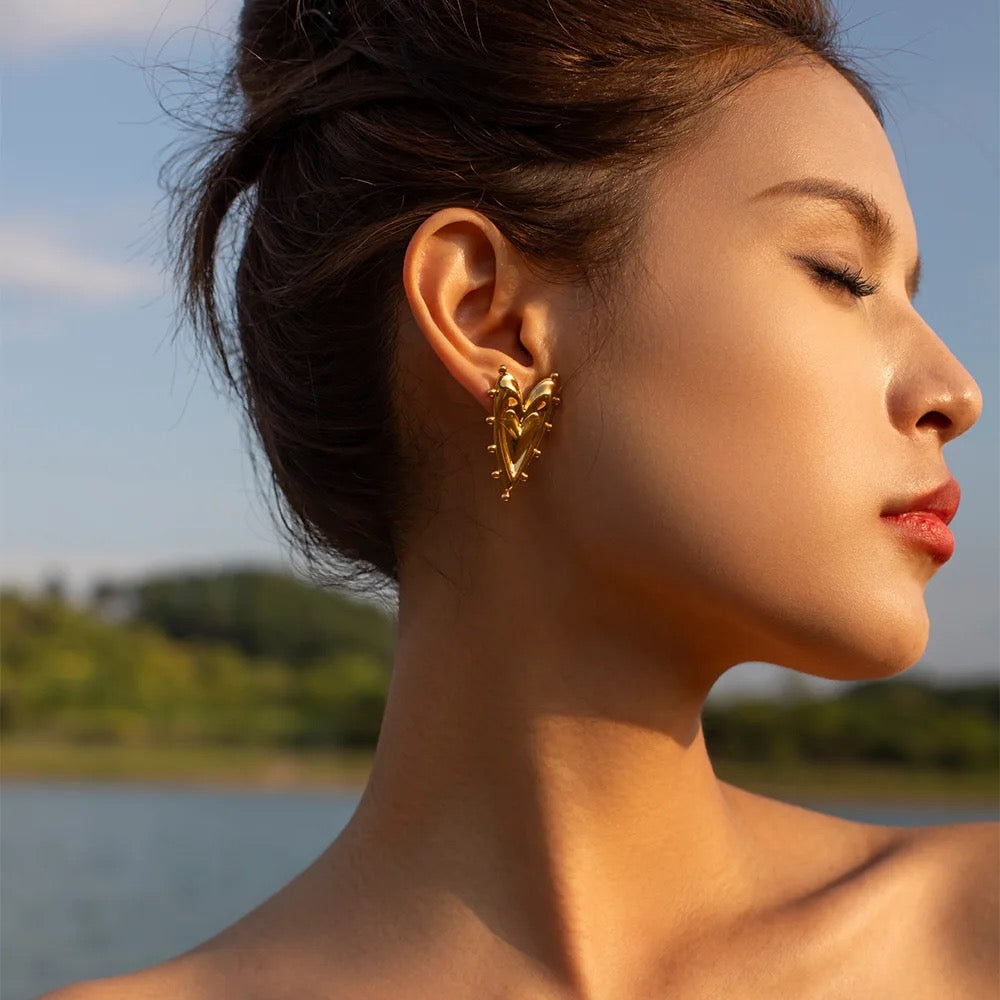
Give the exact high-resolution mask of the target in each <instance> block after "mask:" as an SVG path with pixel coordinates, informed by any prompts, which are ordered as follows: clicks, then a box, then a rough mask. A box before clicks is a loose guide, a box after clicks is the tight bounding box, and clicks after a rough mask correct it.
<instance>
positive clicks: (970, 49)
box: [0, 0, 1000, 683]
mask: <svg viewBox="0 0 1000 1000" xmlns="http://www.w3.org/2000/svg"><path fill="white" fill-rule="evenodd" d="M839 7H840V10H841V12H842V21H843V24H844V26H845V28H847V29H848V38H849V40H850V43H851V47H852V50H853V51H854V52H855V53H856V54H857V55H858V56H859V57H860V59H861V64H862V67H863V69H864V70H865V71H866V72H868V74H869V75H870V76H871V77H872V78H873V79H874V81H875V83H876V85H877V86H878V88H879V90H880V93H881V96H882V98H883V101H884V102H885V103H886V104H887V106H888V110H889V122H888V131H889V136H890V139H891V141H892V143H893V147H894V149H895V150H896V156H897V159H898V161H899V164H900V169H901V172H902V175H903V180H904V183H905V185H906V188H907V193H908V195H909V199H910V204H911V205H912V207H913V211H914V216H915V218H916V224H917V232H918V238H919V242H920V249H921V254H922V256H923V258H924V270H925V273H924V278H923V287H922V289H921V292H920V296H919V298H918V300H917V302H918V305H919V307H920V309H921V311H922V313H923V315H924V317H925V318H926V319H927V321H928V322H929V323H930V324H931V325H932V326H933V327H934V328H935V329H936V330H937V332H938V333H939V334H940V335H941V336H942V338H943V339H944V340H945V341H946V342H947V343H948V344H949V346H950V347H951V348H952V350H953V351H954V352H955V354H956V355H957V356H958V357H959V359H960V360H961V361H962V363H963V364H964V365H965V366H966V367H967V368H968V369H969V371H970V372H971V373H972V375H973V376H974V377H975V378H976V380H977V381H978V382H979V385H980V387H981V388H982V391H983V395H984V398H985V406H984V410H983V416H982V418H981V419H980V421H979V423H978V424H977V425H976V427H975V428H974V429H973V430H972V431H970V432H969V433H968V434H966V435H965V436H964V437H962V438H960V439H959V440H957V441H955V442H954V443H952V444H949V445H948V447H947V448H946V449H945V457H946V460H947V463H948V466H949V468H950V469H951V471H952V472H953V473H954V475H955V476H956V477H957V478H958V479H959V481H960V482H961V484H962V488H963V499H962V507H961V510H960V512H959V514H958V517H957V518H956V520H955V522H954V525H953V528H954V532H955V536H956V543H957V544H956V552H955V555H954V557H953V558H952V560H951V561H950V562H949V563H948V564H947V565H946V566H945V567H944V568H943V569H942V570H941V571H939V572H938V574H937V576H936V577H935V578H934V579H933V580H932V581H931V582H930V584H929V585H928V589H927V603H928V608H929V611H930V615H931V640H930V644H929V646H928V649H927V653H926V655H925V657H924V659H923V661H922V664H921V669H924V668H927V669H929V670H931V671H933V670H935V669H936V668H940V671H941V672H942V673H945V674H948V675H950V676H957V675H960V674H962V673H968V672H969V671H971V670H974V669H976V668H982V667H984V666H987V665H995V664H996V663H997V659H998V649H1000V637H998V625H997V604H998V599H1000V565H998V563H1000V557H998V551H1000V542H998V521H1000V515H998V510H1000V470H998V466H1000V457H998V437H1000V435H998V421H997V404H998V388H1000V387H998V369H1000V364H998V347H997V343H998V337H997V331H998V323H1000V306H998V272H1000V260H998V256H1000V254H998V195H997V189H998V176H1000V149H998V147H1000V142H998V107H997V94H998V89H1000V88H998V66H997V51H996V39H997V31H998V25H997V8H996V4H995V2H994V0H962V2H961V3H959V4H950V5H947V6H946V5H943V4H941V3H939V2H937V0H896V2H894V3H889V2H880V0H853V2H850V0H844V2H842V3H840V4H839ZM237 9H238V4H236V3H235V2H233V0H216V2H214V3H207V2H206V0H154V2H148V3H147V2H144V0H134V2H128V0H95V2H93V3H88V4H80V5H73V4H70V3H59V4H37V3H34V2H33V0H8V2H7V3H6V4H5V13H4V22H5V24H4V29H5V30H4V31H3V32H2V41H0V50H2V55H3V59H4V69H3V78H2V86H3V120H2V146H0V151H2V161H0V191H2V201H0V283H2V289H3V298H2V345H0V378H2V393H0V398H2V413H0V435H2V436H0V462H2V465H0V476H2V480H0V481H2V487H0V553H2V559H0V575H2V578H3V579H4V580H5V581H16V582H19V583H22V584H24V585H27V586H34V585H36V584H37V583H38V582H39V581H40V580H41V579H43V578H45V577H46V576H48V575H50V574H54V573H58V574H60V575H62V576H63V577H64V578H65V579H67V580H68V581H69V582H70V584H71V585H72V586H73V587H74V588H76V589H80V588H83V587H85V586H87V585H88V584H89V583H90V581H91V580H92V579H93V578H94V577H95V576H97V575H99V574H107V575H132V574H136V573H141V572H142V571H144V570H147V569H152V568H160V567H164V566H171V565H191V564H204V563H217V562H223V561H228V560H236V559H239V560H243V559H247V558H261V559H265V560H273V561H277V562H279V563H280V562H282V561H284V555H283V552H282V549H281V548H280V545H279V542H278V540H277V535H276V532H275V531H274V529H273V526H272V523H271V519H270V515H269V514H268V512H267V507H266V503H265V501H264V499H263V498H262V497H261V496H260V494H259V491H258V488H257V485H256V484H255V481H254V478H253V474H252V470H251V466H250V462H249V459H248V458H247V457H246V442H245V439H244V433H243V431H242V429H241V426H240V423H239V421H238V419H237V412H236V409H235V408H234V407H233V406H232V404H231V403H230V402H229V401H228V400H226V399H225V398H223V397H220V396H219V395H218V394H217V392H216V390H215V388H213V385H212V382H211V380H210V378H209V376H208V374H207V372H206V371H205V369H204V366H203V365H202V364H201V362H199V361H198V360H197V358H196V355H195V353H194V350H193V348H192V346H191V342H190V341H189V340H187V339H184V338H181V339H178V340H174V339H172V338H171V331H172V322H173V300H172V298H171V292H170V289H169V286H168V284H167V279H166V277H165V275H164V273H163V269H162V266H161V263H160V260H159V258H158V256H157V254H158V247H159V245H160V242H161V236H160V229H159V227H160V224H161V217H162V203H161V192H160V190H159V188H158V186H157V169H158V166H159V163H160V162H161V161H162V159H163V155H164V150H165V149H166V147H167V145H168V143H170V142H171V141H172V140H173V139H175V138H176V137H177V134H178V133H177V130H176V128H175V126H174V125H173V124H172V123H171V122H170V121H169V120H168V119H167V118H166V117H165V116H164V115H163V113H162V111H161V110H160V108H159V106H158V105H157V102H156V100H155V93H156V91H157V89H158V88H159V89H161V91H163V92H168V91H170V90H171V88H173V89H174V90H176V85H177V78H176V77H175V76H173V75H172V74H171V73H170V72H169V71H168V70H166V69H163V68H161V69H156V68H155V66H156V64H157V63H162V62H165V61H170V60H172V61H175V62H178V61H179V62H182V63H183V62H186V61H187V60H189V59H190V58H191V57H192V56H193V57H194V59H195V60H196V61H200V60H202V59H206V58H209V57H210V55H211V53H212V51H213V50H214V51H220V50H222V49H224V45H225V38H226V36H227V35H228V34H229V33H230V32H231V24H232V19H233V17H234V16H235V13H236V11H237ZM199 25H200V26H201V27H200V28H199V27H198V26H199ZM772 669H774V668H765V672H766V671H767V670H772ZM725 680H726V679H724V683H725Z"/></svg>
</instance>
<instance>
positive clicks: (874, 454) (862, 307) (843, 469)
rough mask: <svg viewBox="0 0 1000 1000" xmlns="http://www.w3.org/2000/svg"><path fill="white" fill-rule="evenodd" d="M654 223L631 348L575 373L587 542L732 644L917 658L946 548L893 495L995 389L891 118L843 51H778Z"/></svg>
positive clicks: (665, 176)
mask: <svg viewBox="0 0 1000 1000" xmlns="http://www.w3.org/2000/svg"><path fill="white" fill-rule="evenodd" d="M807 179H809V180H810V182H811V183H814V184H815V183H816V182H815V180H814V179H818V180H819V181H822V182H823V184H825V185H827V186H829V187H830V188H831V189H832V188H833V186H834V185H836V186H840V187H842V188H845V189H846V188H847V187H848V186H850V187H851V188H855V189H857V190H858V191H859V192H862V193H863V194H864V195H865V196H867V197H868V198H870V200H871V202H872V203H874V204H877V206H879V208H880V209H881V211H882V213H884V214H885V215H886V216H887V217H889V218H890V220H891V227H892V232H893V234H894V235H893V236H892V238H891V240H888V241H883V243H882V244H881V245H879V244H877V243H876V242H873V240H872V236H871V235H866V233H865V231H864V229H863V227H862V225H861V224H860V223H859V221H858V219H857V217H856V215H857V213H856V212H852V211H851V210H850V202H849V201H845V200H837V199H835V198H833V197H824V196H821V195H819V194H807V193H796V192H794V191H791V190H790V188H789V187H788V186H789V185H791V184H792V183H793V182H794V183H795V184H804V183H805V182H806V180H807ZM782 185H784V186H786V188H787V190H786V191H785V192H784V193H783V192H781V191H779V190H778V188H779V186H782ZM768 192H771V193H768ZM644 225H645V231H644V233H643V235H642V242H641V245H640V247H639V249H638V259H637V260H636V259H632V260H631V262H630V263H627V264H626V266H625V268H624V270H623V275H624V278H623V281H624V285H621V286H619V287H620V292H621V296H620V298H621V303H620V305H619V306H618V307H617V308H618V318H617V321H616V326H615V329H613V330H612V331H611V340H612V349H610V350H606V351H604V352H602V353H601V354H600V355H599V356H598V357H597V358H596V359H595V361H594V365H593V368H592V369H591V372H590V376H589V377H588V378H587V379H585V380H582V381H580V382H579V383H578V385H577V388H576V391H575V393H571V391H570V389H569V386H567V387H566V389H565V391H564V392H563V397H564V398H563V404H564V405H563V407H562V408H561V409H560V412H559V413H558V414H557V418H558V420H559V426H558V428H557V429H556V430H555V432H554V433H553V446H552V447H553V450H552V455H553V458H552V459H551V461H552V463H553V471H551V472H550V470H548V469H544V468H543V467H542V466H541V465H539V466H538V476H537V477H535V478H538V479H544V478H545V477H546V476H553V477H555V478H554V479H553V480H552V488H553V490H554V491H557V492H554V493H553V494H552V497H551V500H552V503H553V504H556V503H558V505H559V510H560V519H561V522H562V523H565V524H566V525H567V527H568V529H569V534H570V535H571V536H573V537H572V540H571V545H572V546H573V547H574V549H575V551H576V552H577V553H579V552H586V553H589V557H590V558H591V559H592V560H593V561H594V563H595V564H596V565H595V566H594V567H592V568H596V569H597V571H598V572H599V573H600V574H601V578H602V579H604V580H606V581H607V585H608V586H619V587H623V588H627V589H628V590H629V592H632V593H634V594H635V595H636V599H637V600H641V601H643V602H646V601H651V602H654V603H653V605H651V606H656V607H660V608H662V609H663V616H664V619H665V620H669V626H670V628H671V631H672V632H674V633H676V634H678V635H679V641H680V642H681V643H682V644H684V645H689V646H690V648H691V649H692V651H694V650H699V651H700V652H701V653H703V654H706V655H709V656H710V657H711V659H712V660H713V662H719V661H724V662H727V663H729V664H730V665H732V663H736V662H742V661H746V660H762V661H769V662H776V663H780V664H783V665H785V666H789V667H793V668H795V669H799V670H802V671H805V672H808V673H811V674H816V675H818V676H823V677H831V678H840V679H856V678H862V677H878V676H886V675H890V674H893V673H895V672H898V671H900V670H903V669H905V668H906V667H908V666H910V665H912V664H913V663H914V662H916V661H917V660H918V659H919V658H920V656H921V655H922V653H923V650H924V648H925V646H926V642H927V637H928V619H927V612H926V608H925V605H924V587H925V585H926V584H927V582H928V580H929V579H930V578H931V576H932V575H933V574H934V573H935V572H937V571H938V569H939V568H940V567H941V563H940V561H936V560H935V559H934V558H933V557H932V556H931V555H930V554H929V553H928V552H927V551H926V550H924V549H922V548H920V547H918V546H916V545H913V544H912V543H910V542H908V541H906V540H905V536H901V535H900V533H899V532H898V531H897V530H895V529H893V528H892V527H891V525H890V524H888V523H887V522H886V521H884V520H883V519H882V518H881V517H880V514H881V512H882V511H883V510H885V509H886V508H887V506H889V505H890V504H891V503H893V502H898V501H900V500H901V499H904V498H908V497H910V496H916V495H918V494H921V493H924V492H926V491H928V490H930V489H932V488H934V487H936V486H938V485H939V484H941V483H942V482H943V481H944V480H946V479H947V478H948V476H949V472H948V469H947V466H946V463H945V458H944V456H943V454H942V446H943V445H944V443H945V442H946V441H950V440H951V439H952V438H954V437H956V436H957V435H959V434H961V433H963V432H964V431H966V430H967V429H968V428H969V427H970V426H971V425H972V424H973V423H974V422H975V421H976V419H977V418H978V416H979V413H980V410H981V406H982V400H981V395H980V392H979V388H978V386H977V385H976V383H975V381H974V380H973V379H972V377H971V376H970V375H969V373H968V372H967V371H966V370H965V369H964V368H963V367H962V365H961V364H960V363H959V362H958V360H957V359H956V358H955V357H954V356H953V355H952V353H951V352H950V351H949V349H948V348H947V347H946V346H945V344H944V343H943V342H942V341H941V340H940V339H939V337H938V336H937V334H936V333H935V332H934V331H933V330H932V329H931V328H930V327H929V326H928V325H927V324H926V323H925V322H924V321H923V319H922V318H921V317H920V314H919V312H918V311H917V309H916V308H915V306H914V305H913V304H912V302H911V296H910V293H911V292H912V290H913V289H912V281H913V277H914V275H913V271H914V266H915V261H916V259H917V235H916V232H915V229H914V222H913V218H912V215H911V212H910V207H909V205H908V203H907V199H906V194H905V192H904V190H903V184H902V181H901V179H900V176H899V172H898V170H897V167H896V163H895V159H894V157H893V153H892V151H891V148H890V146H889V143H888V140H887V138H886V136H885V133H884V131H883V129H882V127H881V126H880V125H879V123H878V121H877V120H876V118H875V116H874V115H873V114H872V112H871V110H870V109H869V108H868V106H867V104H866V103H865V101H864V100H863V98H862V97H861V96H860V95H859V94H858V93H857V92H856V91H855V90H854V88H853V87H852V86H851V85H850V84H849V83H848V82H847V81H846V80H844V79H843V78H842V77H841V76H840V75H839V74H838V73H837V72H836V71H834V70H833V69H831V68H830V67H829V66H827V65H825V64H819V63H816V62H815V61H810V62H808V63H803V62H799V63H795V64H786V65H784V66H782V67H781V68H779V69H776V70H774V71H771V72H765V73H762V74H760V75H758V76H757V77H755V78H754V79H753V80H752V81H751V82H750V83H749V84H748V85H747V86H745V87H744V88H743V89H742V90H741V91H740V92H738V94H736V95H734V97H733V98H732V102H731V104H730V106H729V108H728V111H727V112H726V114H725V115H724V117H723V118H722V120H721V121H720V123H719V125H718V126H717V128H716V129H715V130H714V132H713V134H712V136H711V137H710V138H709V139H708V141H707V142H706V143H705V144H704V145H702V146H700V147H699V148H698V150H697V152H696V153H694V154H693V155H692V156H691V157H689V158H688V159H687V160H686V161H685V162H672V163H670V164H668V165H667V166H665V167H663V168H662V170H661V172H660V173H658V175H657V176H656V178H655V179H654V183H653V185H652V188H651V189H650V193H649V202H648V206H647V208H646V215H645V220H644ZM822 267H826V268H828V269H830V270H832V271H834V272H836V271H848V272H853V273H857V272H859V271H860V280H861V281H866V282H868V283H870V285H869V286H865V285H862V286H861V287H860V288H855V291H863V290H867V288H870V287H871V286H874V285H876V284H877V286H878V287H877V290H875V291H874V292H873V293H872V294H869V295H866V296H858V295H856V294H852V291H851V290H850V289H849V288H848V287H847V286H846V285H845V284H844V281H846V282H848V283H849V282H850V281H851V279H850V278H849V277H848V278H845V279H843V281H838V280H837V279H834V278H830V277H827V278H825V279H824V278H821V277H820V276H819V275H817V273H816V268H822ZM575 349H576V348H569V350H568V352H567V350H566V349H564V347H563V343H560V344H559V350H560V351H561V352H563V354H562V357H561V358H560V363H559V366H558V367H559V368H560V369H561V370H567V369H572V368H573V367H574V364H575V363H576V362H577V361H580V362H583V361H584V360H585V357H586V355H585V354H584V353H582V352H583V345H582V344H581V346H580V347H579V350H580V351H581V354H580V356H579V357H575V356H569V357H568V356H567V353H569V354H572V351H573V350H575ZM557 356H558V355H557ZM557 436H559V437H560V438H561V443H560V444H559V450H558V456H559V457H558V463H559V466H560V472H559V473H558V474H556V473H555V472H554V463H555V462H556V461H557V459H556V455H557V452H556V450H555V440H556V437H557ZM570 456H571V458H570ZM567 462H571V463H572V464H571V465H569V466H568V467H567V465H566V463H567ZM556 480H558V482H556ZM536 488H537V487H536ZM546 492H547V490H546ZM959 517H961V515H960V514H959ZM958 552H959V554H960V552H961V547H960V546H959V549H958ZM686 633H689V634H686Z"/></svg>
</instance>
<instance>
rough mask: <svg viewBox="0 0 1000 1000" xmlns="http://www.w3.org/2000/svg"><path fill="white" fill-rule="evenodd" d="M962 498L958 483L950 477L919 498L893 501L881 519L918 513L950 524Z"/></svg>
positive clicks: (883, 512)
mask: <svg viewBox="0 0 1000 1000" xmlns="http://www.w3.org/2000/svg"><path fill="white" fill-rule="evenodd" d="M961 498H962V491H961V489H960V487H959V485H958V481H957V480H956V479H955V478H954V477H951V478H949V479H947V480H945V482H943V483H942V484H941V485H940V486H938V487H936V488H934V489H932V490H930V491H929V492H927V493H922V494H920V496H916V497H909V498H907V499H903V500H900V501H894V502H893V503H891V504H890V505H889V506H888V507H886V509H885V510H883V511H882V516H883V517H894V516H896V515H899V514H909V513H915V512H918V511H919V512H920V513H924V514H934V515H935V516H936V517H938V518H939V519H940V520H942V521H943V522H944V523H945V524H950V523H951V519H952V518H953V517H954V516H955V513H956V511H957V510H958V504H959V501H960V500H961Z"/></svg>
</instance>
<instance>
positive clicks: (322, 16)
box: [239, 0, 343, 62]
mask: <svg viewBox="0 0 1000 1000" xmlns="http://www.w3.org/2000/svg"><path fill="white" fill-rule="evenodd" d="M239 33H240V41H241V42H242V43H243V45H244V46H245V47H246V48H247V49H249V50H250V53H251V55H252V56H256V58H258V59H263V60H266V61H268V62H270V61H272V60H278V61H284V60H289V59H309V58H312V57H313V56H315V55H316V54H317V52H319V51H320V50H322V49H325V48H328V47H329V46H330V45H331V44H334V43H336V42H337V41H339V40H340V39H341V38H342V37H343V9H342V4H341V0H246V2H245V3H244V4H243V9H242V11H241V12H240V20H239Z"/></svg>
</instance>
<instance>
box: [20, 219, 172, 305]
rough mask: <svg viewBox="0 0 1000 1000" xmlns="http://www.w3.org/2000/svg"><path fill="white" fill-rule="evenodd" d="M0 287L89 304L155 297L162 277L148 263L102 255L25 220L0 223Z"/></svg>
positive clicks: (162, 281)
mask: <svg viewBox="0 0 1000 1000" xmlns="http://www.w3.org/2000/svg"><path fill="white" fill-rule="evenodd" d="M0 287H2V288H3V291H4V294H5V296H6V295H7V294H9V293H11V292H27V293H28V294H31V295H44V296H46V297H48V296H55V297H58V298H69V299H75V300H77V301H80V300H82V301H85V302H97V303H100V302H121V301H123V300H126V299H131V298H135V297H137V296H149V295H156V294H159V293H161V292H162V291H163V289H164V279H163V277H162V276H161V275H160V274H159V273H158V272H157V271H156V270H155V269H154V268H153V267H152V266H151V265H148V264H135V263H127V262H120V261H115V260H107V259H102V258H100V257H98V256H96V255H95V254H93V253H90V252H88V251H87V250H83V249H79V248H76V247H73V246H70V245H69V244H67V243H66V242H65V241H64V240H63V239H60V238H59V237H57V236H55V235H53V234H51V233H47V232H43V231H40V230H36V229H35V228H34V227H30V226H28V225H26V224H24V223H10V222H0Z"/></svg>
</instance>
